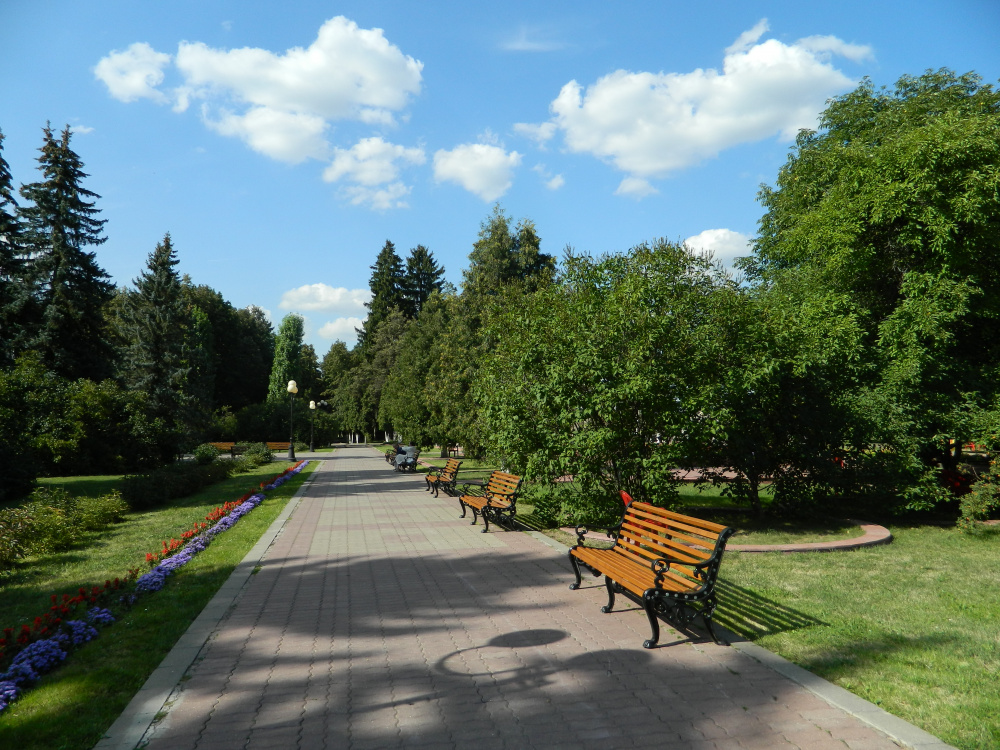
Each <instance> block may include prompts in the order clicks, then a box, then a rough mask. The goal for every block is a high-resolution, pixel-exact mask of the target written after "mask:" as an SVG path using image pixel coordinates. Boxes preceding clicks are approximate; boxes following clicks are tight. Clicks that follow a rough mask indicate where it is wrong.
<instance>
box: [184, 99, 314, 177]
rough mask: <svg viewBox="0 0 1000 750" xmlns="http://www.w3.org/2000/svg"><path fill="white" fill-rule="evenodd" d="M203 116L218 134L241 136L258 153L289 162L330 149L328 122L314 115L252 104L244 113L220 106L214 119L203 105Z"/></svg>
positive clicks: (297, 162) (307, 157)
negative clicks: (239, 113) (325, 135)
mask: <svg viewBox="0 0 1000 750" xmlns="http://www.w3.org/2000/svg"><path fill="white" fill-rule="evenodd" d="M202 119H203V120H204V122H205V124H206V125H208V127H210V128H211V129H212V130H214V131H215V132H217V133H219V134H220V135H228V136H236V137H238V138H241V139H242V140H243V141H244V142H245V143H246V144H247V145H248V146H250V148H252V149H253V150H254V151H256V152H257V153H260V154H264V155H265V156H270V157H271V158H272V159H276V160H277V161H283V162H287V163H289V164H299V163H300V162H303V161H305V160H306V159H309V158H312V159H322V158H324V157H325V156H327V154H328V153H329V150H330V148H329V145H328V144H327V142H326V139H325V138H324V133H325V131H326V128H327V124H326V122H325V121H324V120H323V118H322V117H318V116H316V115H310V114H305V113H300V112H283V111H281V110H277V109H271V108H269V107H254V108H252V109H250V110H249V111H248V112H247V113H246V114H243V115H237V114H234V113H232V112H230V111H227V110H223V111H222V112H221V113H220V114H219V116H218V119H214V118H213V117H212V115H211V113H210V111H209V109H208V108H207V107H205V108H204V110H203V112H202Z"/></svg>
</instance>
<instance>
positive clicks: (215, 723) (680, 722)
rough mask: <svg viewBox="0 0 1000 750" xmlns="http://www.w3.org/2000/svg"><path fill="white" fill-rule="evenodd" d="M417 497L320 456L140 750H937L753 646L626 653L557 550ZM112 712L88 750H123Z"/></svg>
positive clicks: (613, 619)
mask: <svg viewBox="0 0 1000 750" xmlns="http://www.w3.org/2000/svg"><path fill="white" fill-rule="evenodd" d="M423 485H424V483H423V479H422V477H420V476H419V475H418V476H413V475H403V474H397V473H395V472H393V471H391V470H388V469H387V468H386V465H385V461H384V460H382V459H381V458H379V457H378V456H377V455H375V454H373V452H372V451H371V450H370V449H369V448H365V447H349V448H344V449H341V450H339V451H338V452H337V453H336V454H334V456H333V457H332V458H329V459H327V460H325V461H323V462H322V464H321V466H320V467H319V468H318V469H317V471H316V473H315V474H314V476H313V478H312V480H311V481H310V482H309V483H308V484H306V485H305V486H304V489H303V491H302V492H300V496H299V499H298V501H297V505H296V506H295V507H294V510H292V512H291V515H290V516H289V517H288V520H287V521H286V522H285V523H284V526H283V528H282V530H281V532H280V533H279V534H277V536H276V537H275V538H274V541H273V542H272V543H270V546H269V547H268V548H267V549H266V551H263V550H262V551H261V552H260V555H262V557H261V559H260V563H259V570H257V571H256V574H254V575H250V574H247V575H246V577H245V580H246V583H245V585H244V586H243V587H242V589H241V590H240V592H239V594H238V595H237V596H236V597H234V598H233V599H231V600H230V603H229V604H227V605H226V608H225V609H224V610H223V612H224V614H223V615H222V616H221V617H220V618H218V619H217V620H216V621H215V623H214V624H213V626H212V628H211V630H210V631H208V632H209V633H210V637H209V638H208V641H207V643H205V644H204V646H203V647H202V648H200V651H198V652H197V657H196V658H193V657H192V658H193V663H192V664H191V666H190V668H189V669H187V673H186V674H185V675H184V676H183V677H180V675H174V676H172V677H170V684H171V685H173V689H172V693H171V694H170V698H169V700H168V701H167V702H166V704H163V699H162V697H160V698H159V699H158V700H159V705H158V706H157V707H156V708H155V710H156V711H157V712H158V720H157V721H155V722H154V723H153V724H152V725H151V726H148V729H146V728H145V727H143V729H144V730H145V736H144V739H143V742H144V743H146V745H145V746H146V747H148V748H149V750H156V749H158V748H170V750H185V749H188V750H213V749H216V748H218V749H222V748H226V749H227V750H229V749H231V748H251V749H257V748H272V747H273V748H281V750H288V749H289V748H302V749H303V750H311V749H313V748H396V747H399V748H403V747H405V748H419V747H427V748H465V747H474V748H476V750H488V749H489V748H536V747H537V748H546V750H556V749H557V748H564V747H565V748H574V750H578V749H579V748H600V749H601V750H607V748H626V747H656V748H677V749H680V748H685V749H690V748H694V749H696V750H702V749H704V750H708V749H710V748H711V749H715V750H723V749H727V748H767V749H768V750H771V749H772V748H803V749H806V748H808V749H812V750H826V749H827V748H830V749H832V748H837V749H838V750H844V749H845V748H854V749H856V750H860V749H861V748H868V749H871V750H876V749H882V748H886V749H888V748H895V747H898V746H899V744H897V743H896V742H894V741H893V740H892V739H891V738H890V737H889V735H888V734H887V733H886V731H889V732H891V733H892V734H893V735H894V736H896V737H900V736H903V737H906V736H909V737H916V738H917V740H916V741H911V742H910V743H909V744H910V745H911V746H920V747H927V748H931V747H936V748H943V747H946V746H945V745H943V744H942V743H940V742H939V741H937V740H936V739H935V738H933V737H931V736H930V735H927V734H925V733H922V732H920V730H917V729H916V728H914V727H912V726H910V725H908V724H905V722H902V721H899V720H898V719H894V717H891V716H889V715H888V714H885V713H884V712H881V711H880V710H879V709H877V708H876V707H874V706H871V704H867V703H864V702H863V701H860V700H858V699H856V698H855V699H854V700H855V701H857V704H858V705H859V706H861V708H858V709H852V710H851V711H850V712H849V711H848V710H844V708H841V707H839V706H837V705H833V703H831V702H830V700H829V699H825V698H824V697H821V695H822V694H823V689H821V688H822V685H829V684H828V683H823V681H822V680H818V678H814V677H813V678H812V679H813V680H815V681H816V682H817V683H822V685H821V686H820V687H819V688H814V689H806V688H805V687H803V685H802V684H801V683H802V682H803V681H807V680H808V677H811V676H808V673H806V675H807V678H805V679H801V678H798V677H797V678H795V679H790V678H789V677H787V676H785V675H784V674H781V673H779V671H775V669H773V668H772V666H771V665H770V663H769V660H768V658H767V655H766V652H762V650H758V651H760V652H762V653H761V654H758V656H759V657H760V658H755V657H754V655H753V654H754V651H753V649H752V648H743V647H740V648H727V647H723V646H717V645H715V644H713V643H711V642H710V641H703V640H700V639H698V638H697V637H696V638H695V639H692V638H691V637H690V636H689V635H685V634H678V633H675V632H674V631H671V630H669V629H667V628H664V633H663V636H662V645H661V647H659V648H656V649H654V650H644V649H642V648H641V644H642V641H643V640H644V639H645V638H646V637H647V631H648V623H647V622H646V618H645V615H644V614H643V613H642V611H641V610H639V609H637V608H634V607H633V608H627V607H626V608H623V610H622V611H616V612H614V613H611V614H602V613H601V611H600V607H601V605H602V604H603V603H604V602H605V600H606V597H605V593H604V589H603V585H601V583H600V581H596V582H594V583H591V584H590V585H589V586H586V587H585V588H583V589H581V590H579V591H570V590H569V583H570V582H571V580H572V575H571V573H570V569H569V565H568V563H567V562H566V551H565V548H560V549H554V548H553V547H552V546H550V545H549V544H548V543H545V542H543V541H542V540H540V539H538V538H536V537H535V536H533V535H531V534H525V533H511V532H503V531H496V532H491V533H490V534H482V533H479V529H480V527H478V526H477V527H471V526H469V524H468V519H460V518H458V516H459V510H458V505H457V502H456V501H454V500H453V499H451V498H439V499H434V498H432V497H431V496H430V495H429V494H428V493H426V492H424V491H423ZM264 546H265V547H266V546H267V543H266V542H265V543H264ZM248 557H249V556H248ZM745 645H746V646H752V644H745ZM774 658H775V659H777V657H774ZM168 660H169V657H168ZM779 661H780V660H779ZM786 664H787V663H786ZM789 666H791V665H789ZM800 671H801V670H800ZM789 674H793V676H794V673H793V672H789ZM156 679H157V677H156V675H154V677H153V678H151V682H153V681H155V680H156ZM796 680H798V681H796ZM829 687H831V688H833V686H829ZM835 690H839V689H835ZM841 692H842V693H844V692H845V691H841ZM847 695H848V696H849V694H847ZM851 698H853V696H851ZM137 700H138V699H137ZM151 704H155V701H152V700H151V699H150V700H147V701H146V708H147V709H148V708H149V706H150V705H151ZM866 707H867V708H866ZM130 708H132V707H130ZM136 710H138V709H136ZM866 712H867V713H866ZM127 714H128V711H127V712H126V715H123V719H122V720H121V725H120V726H119V724H118V723H116V726H115V727H112V729H111V731H110V732H109V735H108V737H107V738H106V739H105V740H104V741H102V743H101V744H99V746H98V747H101V748H105V747H107V748H111V747H126V746H134V742H133V743H132V745H127V743H126V744H122V743H124V740H121V739H120V738H121V737H122V736H124V735H123V734H122V728H123V727H125V726H126V725H127V724H128V723H129V719H128V716H127ZM859 716H864V717H865V718H866V719H867V721H863V720H862V719H861V718H859ZM893 721H895V722H896V723H895V724H893ZM132 722H133V724H134V723H135V719H134V716H133V719H132ZM872 723H875V724H880V725H881V727H882V729H885V730H886V731H882V730H881V729H876V728H875V727H873V726H872ZM147 725H148V724H147ZM116 742H118V743H119V744H116Z"/></svg>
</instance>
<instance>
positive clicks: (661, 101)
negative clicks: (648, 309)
mask: <svg viewBox="0 0 1000 750" xmlns="http://www.w3.org/2000/svg"><path fill="white" fill-rule="evenodd" d="M766 31H767V22H766V21H761V22H760V23H758V24H757V25H756V26H754V28H752V29H750V30H748V31H746V32H744V33H743V34H741V35H740V37H739V38H738V39H737V40H736V41H735V42H734V43H733V44H732V45H731V46H730V47H729V48H728V49H727V50H726V51H725V55H724V59H723V66H722V71H721V72H720V71H718V70H715V69H697V70H694V71H692V72H690V73H662V72H661V73H650V72H630V71H626V70H617V71H615V72H613V73H610V74H608V75H606V76H604V77H602V78H600V79H599V80H597V81H596V82H595V83H593V84H591V85H590V86H587V87H586V88H584V86H582V85H581V84H580V83H578V82H577V81H570V82H569V83H567V84H566V85H565V86H563V88H562V90H561V91H560V92H559V95H558V96H557V97H556V98H555V99H554V100H553V101H552V103H551V105H550V110H551V112H552V115H553V117H552V120H550V121H549V122H547V123H542V124H541V125H526V124H523V123H521V124H518V125H516V126H515V130H516V131H517V132H518V133H521V134H524V135H527V136H529V137H532V138H534V139H535V140H537V141H539V142H542V143H544V142H545V141H546V140H548V138H549V137H550V135H551V133H553V132H554V131H553V130H552V129H551V128H550V126H554V128H555V129H557V130H558V131H561V132H562V134H563V137H564V140H565V144H566V147H567V148H568V149H569V150H570V151H574V152H577V153H589V154H592V155H594V156H597V157H598V158H601V159H604V160H606V161H608V162H609V163H611V164H613V165H614V166H615V167H617V168H618V169H619V170H621V171H623V172H625V173H626V174H627V175H628V177H626V179H625V180H623V181H622V183H621V185H619V187H618V190H617V191H616V192H617V193H618V194H624V195H639V194H642V193H644V192H645V193H648V192H649V191H650V190H652V189H653V188H652V186H651V185H650V184H649V179H651V178H657V177H664V176H666V175H668V174H670V173H671V172H674V171H676V170H679V169H683V168H685V167H689V166H691V165H694V164H697V163H699V162H701V161H703V160H705V159H710V158H712V157H715V156H716V155H718V154H719V152H721V151H723V150H724V149H727V148H731V147H733V146H736V145H739V144H742V143H750V142H754V141H759V140H763V139H765V138H771V137H774V136H781V137H782V138H786V139H791V138H793V137H794V136H795V135H796V133H797V132H798V131H799V129H800V128H807V127H815V125H816V119H817V115H818V113H819V112H820V111H822V109H823V108H824V106H825V103H826V101H827V99H828V98H829V97H831V96H833V95H835V94H837V93H839V92H841V91H844V90H845V89H847V88H849V87H851V86H852V85H853V82H852V81H851V79H849V78H848V77H847V76H845V75H844V74H843V73H841V72H840V71H839V70H837V69H836V68H834V67H833V66H832V65H831V64H830V62H829V60H830V57H831V56H832V55H840V56H843V57H847V58H849V59H852V60H856V59H861V58H862V57H864V56H867V55H869V54H870V49H869V48H867V47H862V46H859V45H852V44H847V43H845V42H842V41H841V40H839V39H837V38H836V37H809V38H807V39H803V40H800V41H798V42H795V43H793V44H784V43H782V42H779V41H777V40H775V39H768V40H765V41H760V39H761V36H762V35H763V34H764V33H765V32H766Z"/></svg>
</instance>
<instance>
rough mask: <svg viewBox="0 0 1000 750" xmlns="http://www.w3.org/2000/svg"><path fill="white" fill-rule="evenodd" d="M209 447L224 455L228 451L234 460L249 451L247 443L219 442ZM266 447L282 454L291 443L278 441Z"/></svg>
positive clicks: (269, 443)
mask: <svg viewBox="0 0 1000 750" xmlns="http://www.w3.org/2000/svg"><path fill="white" fill-rule="evenodd" d="M209 445H211V446H213V447H214V448H215V449H216V450H219V451H222V452H223V453H225V452H227V451H228V452H229V454H230V455H231V456H232V457H233V458H236V457H237V456H238V455H239V454H241V453H244V452H245V451H246V449H247V444H246V443H226V442H218V443H209ZM266 445H267V448H268V450H272V451H278V452H279V453H280V452H281V451H287V450H288V448H289V446H290V445H291V443H289V442H287V441H286V442H284V443H282V442H280V441H277V442H268V443H266Z"/></svg>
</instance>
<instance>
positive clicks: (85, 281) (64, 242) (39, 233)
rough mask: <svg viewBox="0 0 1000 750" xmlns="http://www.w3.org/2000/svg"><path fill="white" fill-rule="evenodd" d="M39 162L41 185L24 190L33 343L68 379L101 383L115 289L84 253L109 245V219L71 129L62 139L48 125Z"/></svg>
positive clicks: (105, 369)
mask: <svg viewBox="0 0 1000 750" xmlns="http://www.w3.org/2000/svg"><path fill="white" fill-rule="evenodd" d="M43 132H44V143H43V144H42V148H41V149H40V151H41V155H40V156H39V157H38V162H39V169H40V170H41V172H42V176H43V179H42V181H41V182H35V183H31V184H29V185H24V186H22V187H21V195H22V196H23V197H24V198H25V199H27V200H28V201H30V202H31V204H32V205H30V206H25V207H23V208H22V209H21V217H22V219H23V222H24V240H25V250H26V252H27V258H28V262H27V266H26V268H25V273H24V277H25V281H26V282H27V284H28V285H29V291H30V295H31V296H30V299H29V300H28V303H27V305H26V324H27V334H28V342H27V345H28V346H29V347H31V348H33V349H37V350H38V351H39V352H40V353H41V355H42V358H43V361H44V362H45V364H46V366H47V367H48V368H49V369H51V370H53V371H55V372H57V373H59V374H60V375H63V376H64V377H67V378H80V377H84V378H91V379H95V380H97V379H100V378H102V377H104V376H106V375H108V374H109V372H110V368H109V363H110V361H111V359H110V356H109V355H110V347H109V345H108V343H107V341H106V339H105V336H104V333H103V329H104V318H103V308H104V305H105V304H106V303H107V302H108V300H110V299H111V296H112V294H113V292H114V286H113V285H112V284H111V282H110V277H109V276H108V275H107V273H105V271H104V269H102V268H101V267H100V266H99V265H98V264H97V261H96V259H95V254H94V253H92V252H88V251H87V250H85V249H84V248H86V247H87V246H88V245H101V244H103V243H104V242H105V240H106V239H107V238H106V237H104V236H103V235H102V234H101V232H102V230H103V228H104V224H105V220H103V219H99V218H97V217H98V215H99V214H100V211H99V209H97V208H95V202H96V199H97V198H100V196H99V195H97V194H96V193H94V192H91V191H90V190H87V189H86V188H84V187H83V184H82V183H83V180H84V178H86V177H87V176H88V175H87V174H86V173H85V172H84V171H83V162H81V160H80V157H79V156H77V155H76V153H74V152H73V150H72V149H71V148H70V131H69V126H66V129H65V130H63V132H62V137H61V138H60V139H56V138H55V136H54V135H53V133H52V128H51V127H50V126H48V125H46V127H45V128H44V131H43Z"/></svg>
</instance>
